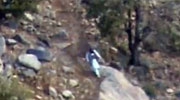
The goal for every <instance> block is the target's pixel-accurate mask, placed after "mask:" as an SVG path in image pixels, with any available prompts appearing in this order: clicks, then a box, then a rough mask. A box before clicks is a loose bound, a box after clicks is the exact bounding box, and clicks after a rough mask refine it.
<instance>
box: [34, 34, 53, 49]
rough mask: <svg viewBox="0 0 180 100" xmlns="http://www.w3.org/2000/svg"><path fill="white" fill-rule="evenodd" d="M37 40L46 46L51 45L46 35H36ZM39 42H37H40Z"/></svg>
mask: <svg viewBox="0 0 180 100" xmlns="http://www.w3.org/2000/svg"><path fill="white" fill-rule="evenodd" d="M37 38H38V40H39V41H40V42H41V43H42V44H41V45H43V44H44V45H45V46H47V47H51V44H50V39H49V38H48V37H47V36H44V35H38V36H37ZM40 42H39V43H40Z"/></svg>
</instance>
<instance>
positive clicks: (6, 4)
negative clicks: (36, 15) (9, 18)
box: [0, 0, 40, 17]
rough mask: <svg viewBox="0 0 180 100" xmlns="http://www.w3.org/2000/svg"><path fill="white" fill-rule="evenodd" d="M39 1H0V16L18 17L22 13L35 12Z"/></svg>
mask: <svg viewBox="0 0 180 100" xmlns="http://www.w3.org/2000/svg"><path fill="white" fill-rule="evenodd" d="M39 1H40V0H6V1H5V0H0V16H1V17H4V16H5V15H6V14H9V13H10V14H12V15H13V16H20V15H21V14H22V13H23V12H24V11H36V5H37V3H38V2H39Z"/></svg>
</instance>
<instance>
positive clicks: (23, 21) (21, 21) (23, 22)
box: [20, 20, 28, 25]
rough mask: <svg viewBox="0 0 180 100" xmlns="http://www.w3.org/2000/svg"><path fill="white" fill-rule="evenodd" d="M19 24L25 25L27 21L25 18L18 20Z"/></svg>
mask: <svg viewBox="0 0 180 100" xmlns="http://www.w3.org/2000/svg"><path fill="white" fill-rule="evenodd" d="M20 24H22V25H27V24H28V22H27V21H26V20H20Z"/></svg>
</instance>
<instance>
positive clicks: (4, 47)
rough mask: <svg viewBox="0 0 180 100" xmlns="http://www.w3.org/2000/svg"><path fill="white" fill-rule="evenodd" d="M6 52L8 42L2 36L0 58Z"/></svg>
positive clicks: (0, 39) (0, 38) (0, 37)
mask: <svg viewBox="0 0 180 100" xmlns="http://www.w3.org/2000/svg"><path fill="white" fill-rule="evenodd" d="M5 51H6V41H5V38H4V37H3V36H0V57H1V56H2V54H3V53H5Z"/></svg>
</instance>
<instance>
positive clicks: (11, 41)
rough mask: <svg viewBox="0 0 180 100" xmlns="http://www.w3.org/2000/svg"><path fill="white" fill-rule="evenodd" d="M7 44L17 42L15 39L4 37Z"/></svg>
mask: <svg viewBox="0 0 180 100" xmlns="http://www.w3.org/2000/svg"><path fill="white" fill-rule="evenodd" d="M6 44H7V45H15V44H17V41H16V40H15V39H6Z"/></svg>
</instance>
